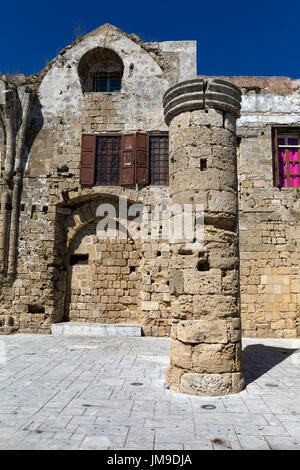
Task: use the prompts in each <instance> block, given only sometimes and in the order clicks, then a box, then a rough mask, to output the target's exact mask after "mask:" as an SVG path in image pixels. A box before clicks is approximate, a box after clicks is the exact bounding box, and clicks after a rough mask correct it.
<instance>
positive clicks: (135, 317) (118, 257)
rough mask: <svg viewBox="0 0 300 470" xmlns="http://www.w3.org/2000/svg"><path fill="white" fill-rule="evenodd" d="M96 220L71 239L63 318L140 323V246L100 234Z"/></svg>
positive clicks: (131, 241) (69, 319) (128, 239)
mask: <svg viewBox="0 0 300 470" xmlns="http://www.w3.org/2000/svg"><path fill="white" fill-rule="evenodd" d="M96 227H97V220H94V221H93V222H90V223H89V224H88V225H86V226H85V227H83V228H82V229H81V230H80V231H79V232H77V234H76V236H75V237H74V239H73V240H72V244H71V246H70V253H71V254H70V258H69V266H68V282H67V295H66V303H65V312H64V318H63V320H64V321H72V322H75V321H76V322H94V323H95V322H96V323H128V324H130V323H131V324H133V323H134V324H138V323H140V288H141V286H140V249H139V246H138V244H137V243H136V242H134V241H133V240H132V239H131V238H125V239H107V238H106V239H104V238H103V237H99V236H97V231H96Z"/></svg>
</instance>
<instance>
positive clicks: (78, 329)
mask: <svg viewBox="0 0 300 470" xmlns="http://www.w3.org/2000/svg"><path fill="white" fill-rule="evenodd" d="M51 333H52V335H54V336H142V328H141V326H140V325H131V324H119V323H113V324H109V323H106V324H103V323H80V322H64V323H54V324H53V325H51Z"/></svg>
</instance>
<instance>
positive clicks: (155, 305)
mask: <svg viewBox="0 0 300 470" xmlns="http://www.w3.org/2000/svg"><path fill="white" fill-rule="evenodd" d="M141 308H142V310H159V302H154V301H143V302H142V303H141Z"/></svg>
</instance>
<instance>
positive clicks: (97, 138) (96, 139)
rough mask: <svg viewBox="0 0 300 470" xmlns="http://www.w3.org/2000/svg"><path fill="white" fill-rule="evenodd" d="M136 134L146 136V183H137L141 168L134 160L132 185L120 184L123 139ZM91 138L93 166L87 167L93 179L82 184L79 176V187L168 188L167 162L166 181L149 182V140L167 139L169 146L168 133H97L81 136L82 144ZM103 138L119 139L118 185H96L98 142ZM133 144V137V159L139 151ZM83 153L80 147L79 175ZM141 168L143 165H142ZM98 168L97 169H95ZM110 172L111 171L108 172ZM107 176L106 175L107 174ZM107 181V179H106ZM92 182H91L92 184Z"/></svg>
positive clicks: (81, 168)
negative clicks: (84, 138) (90, 170)
mask: <svg viewBox="0 0 300 470" xmlns="http://www.w3.org/2000/svg"><path fill="white" fill-rule="evenodd" d="M138 134H146V136H147V140H146V142H147V145H148V147H147V170H146V171H147V173H146V174H147V175H148V176H147V177H146V180H147V182H146V183H144V182H138V181H137V179H140V178H139V177H138V176H137V169H138V168H139V169H142V167H140V162H139V161H138V159H136V160H133V182H132V183H125V182H122V168H123V167H122V161H123V156H122V155H123V151H124V148H123V142H124V141H123V139H124V137H126V136H137V135H138ZM87 136H88V137H93V151H91V149H89V151H90V153H91V152H92V153H93V160H94V162H93V165H92V168H91V167H90V164H89V167H90V168H91V169H92V171H93V178H90V180H89V182H87V181H84V182H82V179H81V178H82V176H80V184H81V186H90V187H93V186H124V185H127V184H130V185H131V186H133V185H140V186H169V161H168V168H167V171H168V173H167V178H166V181H165V182H164V183H160V182H159V183H153V182H151V181H152V179H151V162H150V160H151V152H150V140H151V138H152V137H167V138H168V144H169V132H168V131H149V132H144V133H141V132H135V133H133V134H121V133H118V132H116V133H113V132H107V133H104V132H103V133H99V134H82V142H83V137H87ZM105 137H113V138H119V139H120V141H121V142H120V146H119V156H120V158H119V171H118V173H119V178H118V183H111V182H109V183H107V182H106V183H101V184H98V183H96V181H97V179H98V180H99V179H101V178H97V174H98V171H97V169H98V168H99V171H100V165H99V163H98V162H99V159H98V152H97V150H98V145H99V144H98V142H99V141H100V139H101V138H105ZM135 142H137V140H136V137H134V148H133V154H134V155H135V157H136V158H137V155H136V154H135V152H136V151H139V152H140V151H141V149H136V148H135V145H136V144H135ZM90 147H91V145H90ZM83 153H84V149H83V147H82V146H81V164H80V175H82V170H83V167H84V164H83V158H82V155H83ZM99 157H100V156H99ZM168 158H169V145H168ZM142 166H143V165H142ZM97 167H98V168H97ZM110 172H111V170H110ZM107 174H108V173H107ZM106 179H107V178H106ZM92 180H93V182H92Z"/></svg>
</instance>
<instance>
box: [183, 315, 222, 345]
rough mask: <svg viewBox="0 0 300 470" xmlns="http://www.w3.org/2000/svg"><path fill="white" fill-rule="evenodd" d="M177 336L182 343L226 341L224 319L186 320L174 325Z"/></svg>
mask: <svg viewBox="0 0 300 470" xmlns="http://www.w3.org/2000/svg"><path fill="white" fill-rule="evenodd" d="M176 335H177V338H178V339H179V340H180V341H182V342H183V343H224V344H226V343H227V342H228V338H227V323H226V320H186V321H181V322H180V323H178V325H177V327H176Z"/></svg>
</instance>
